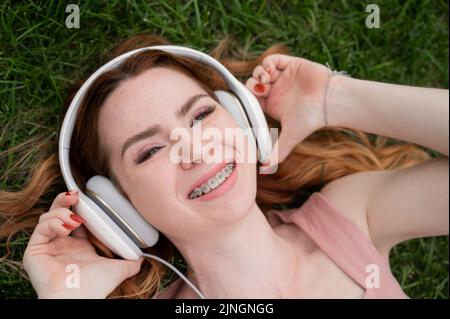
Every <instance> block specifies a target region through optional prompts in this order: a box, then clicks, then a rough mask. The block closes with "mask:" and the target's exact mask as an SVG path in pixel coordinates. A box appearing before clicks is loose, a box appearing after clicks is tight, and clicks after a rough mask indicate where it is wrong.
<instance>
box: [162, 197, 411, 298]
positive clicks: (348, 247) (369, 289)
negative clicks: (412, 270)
mask: <svg viewBox="0 0 450 319" xmlns="http://www.w3.org/2000/svg"><path fill="white" fill-rule="evenodd" d="M267 215H268V219H269V223H270V224H271V225H272V226H273V225H275V224H277V223H280V222H285V223H295V224H296V225H298V226H299V227H300V228H301V229H302V230H303V231H304V232H305V233H306V234H307V235H308V236H309V237H310V238H311V239H312V240H313V241H314V242H315V243H316V244H317V246H319V247H320V248H321V249H322V251H323V252H324V253H325V254H326V255H327V256H328V257H329V258H330V259H331V260H333V261H334V262H335V263H336V265H337V266H338V267H340V268H341V269H342V271H344V272H345V273H346V274H347V275H348V276H349V277H350V278H352V279H353V280H354V281H355V282H356V283H357V284H359V285H360V286H361V287H362V288H363V289H364V290H365V293H364V297H363V298H382V299H384V298H396V299H405V298H409V297H408V296H407V295H406V294H405V293H404V292H403V290H402V288H401V287H400V285H399V283H398V282H397V280H396V279H395V277H394V276H393V275H392V273H391V270H390V266H389V261H388V260H387V259H386V258H384V257H382V256H381V255H380V254H379V253H378V251H377V249H376V248H375V246H374V245H373V243H372V242H371V240H370V239H369V238H368V237H367V236H366V235H365V234H364V233H363V232H362V231H361V230H360V229H359V228H358V227H357V226H356V225H355V224H353V223H352V222H350V221H349V220H348V219H347V218H345V217H344V215H342V214H341V213H340V212H339V211H338V210H337V209H336V208H335V207H334V206H333V205H332V204H331V203H330V202H329V201H328V200H327V199H326V197H325V196H324V195H323V194H322V193H319V192H314V193H313V194H312V195H311V196H310V197H309V198H308V200H307V201H306V202H305V203H304V204H303V205H302V206H301V207H299V208H294V209H289V210H286V211H277V210H271V211H269V212H268V213H267ZM375 272H378V274H379V275H378V276H376V275H375ZM366 280H367V284H366ZM181 284H182V280H181V278H178V279H177V280H175V281H174V282H173V283H172V284H170V285H169V287H168V288H167V289H166V290H165V291H164V292H162V293H161V294H159V295H158V296H156V297H155V298H159V299H166V298H169V299H170V298H173V296H174V295H175V294H176V292H177V290H178V289H179V288H180V287H181Z"/></svg>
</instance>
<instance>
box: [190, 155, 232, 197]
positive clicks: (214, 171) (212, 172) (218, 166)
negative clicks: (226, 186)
mask: <svg viewBox="0 0 450 319" xmlns="http://www.w3.org/2000/svg"><path fill="white" fill-rule="evenodd" d="M230 163H234V160H229V161H226V162H224V163H218V164H215V165H214V166H213V167H212V168H211V169H210V170H209V171H208V172H206V173H205V174H204V175H203V176H202V177H200V178H199V179H198V180H197V181H196V182H195V183H194V184H193V185H192V186H191V188H190V191H189V193H188V196H189V194H190V193H191V192H192V191H193V190H195V189H196V188H197V187H199V186H200V185H202V184H204V183H206V182H208V180H209V179H210V178H213V177H214V176H215V175H216V174H217V173H219V172H220V171H221V170H222V169H224V168H225V166H227V165H228V164H230Z"/></svg>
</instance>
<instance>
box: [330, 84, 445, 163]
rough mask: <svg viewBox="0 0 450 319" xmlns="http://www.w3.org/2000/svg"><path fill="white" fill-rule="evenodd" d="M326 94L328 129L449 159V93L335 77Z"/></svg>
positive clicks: (439, 90) (440, 90)
mask: <svg viewBox="0 0 450 319" xmlns="http://www.w3.org/2000/svg"><path fill="white" fill-rule="evenodd" d="M328 93H329V94H328V108H327V115H328V123H329V125H330V126H341V127H347V128H353V129H358V130H362V131H364V132H368V133H374V134H378V135H383V136H388V137H393V138H396V139H400V140H403V141H408V142H412V143H415V144H418V145H422V146H425V147H427V148H430V149H433V150H436V151H438V152H440V153H441V154H444V155H446V156H448V144H449V139H448V136H449V133H448V130H449V104H448V98H449V96H448V90H442V89H432V88H418V87H412V86H403V85H396V84H387V83H380V82H373V81H364V80H358V79H353V78H348V77H344V76H341V75H337V76H333V78H332V79H331V82H330V90H329V92H328Z"/></svg>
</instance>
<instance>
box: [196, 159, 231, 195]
mask: <svg viewBox="0 0 450 319" xmlns="http://www.w3.org/2000/svg"><path fill="white" fill-rule="evenodd" d="M235 167H236V163H235V162H232V163H228V164H226V165H225V167H224V168H223V169H222V170H220V171H219V172H218V173H217V174H216V175H215V176H214V177H212V178H210V179H209V180H208V181H207V182H206V183H203V184H201V185H199V186H197V187H196V188H195V189H194V190H192V191H191V192H190V193H189V196H188V197H189V199H194V198H197V197H202V196H204V195H206V194H208V193H210V192H212V191H213V190H215V189H217V188H219V187H220V186H221V185H222V184H224V183H225V182H226V181H227V180H228V179H229V178H230V176H231V175H232V174H233V172H234V170H235Z"/></svg>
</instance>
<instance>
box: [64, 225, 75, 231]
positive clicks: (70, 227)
mask: <svg viewBox="0 0 450 319" xmlns="http://www.w3.org/2000/svg"><path fill="white" fill-rule="evenodd" d="M63 227H64V228H67V229H69V230H74V229H75V227H73V226H70V225H67V224H63Z"/></svg>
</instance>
